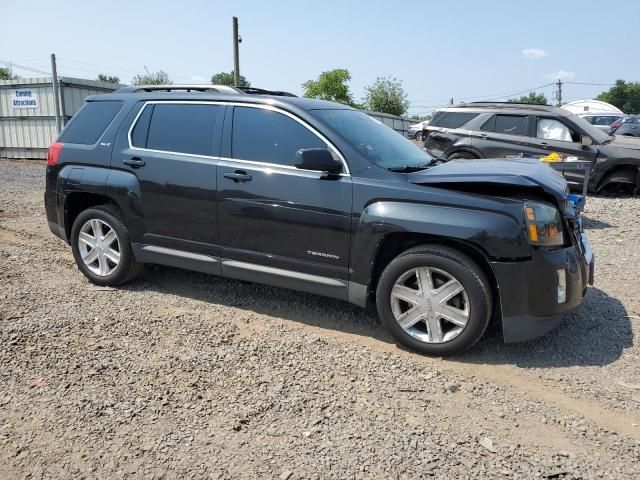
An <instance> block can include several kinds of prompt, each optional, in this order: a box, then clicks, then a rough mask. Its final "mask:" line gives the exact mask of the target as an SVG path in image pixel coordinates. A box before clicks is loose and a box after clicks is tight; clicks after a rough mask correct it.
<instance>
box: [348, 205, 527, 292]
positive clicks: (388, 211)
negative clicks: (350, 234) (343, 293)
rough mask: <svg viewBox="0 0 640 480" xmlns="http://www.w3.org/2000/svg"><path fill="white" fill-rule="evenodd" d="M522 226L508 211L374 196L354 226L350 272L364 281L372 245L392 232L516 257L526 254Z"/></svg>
mask: <svg viewBox="0 0 640 480" xmlns="http://www.w3.org/2000/svg"><path fill="white" fill-rule="evenodd" d="M523 228H524V227H523V226H522V225H521V223H520V221H519V220H518V219H517V218H515V217H514V216H512V215H510V214H509V213H508V212H495V211H485V210H473V209H468V208H461V207H452V206H443V205H429V204H420V203H406V202H396V201H378V202H375V203H372V204H370V205H368V206H367V207H366V208H365V209H364V210H363V211H362V214H361V216H360V218H359V221H358V223H357V225H356V226H355V228H354V240H353V242H352V250H351V258H352V263H351V265H352V270H353V273H352V278H353V281H354V282H356V283H359V284H362V285H368V284H369V281H370V278H371V276H372V270H373V266H374V265H373V259H375V258H376V256H377V255H376V254H377V250H378V248H379V247H380V245H382V243H383V241H384V238H385V237H386V236H387V235H390V234H393V233H409V234H412V233H413V234H418V235H429V236H433V237H434V238H448V239H454V240H459V241H464V242H466V243H469V244H471V245H473V246H474V247H476V248H478V249H479V250H480V251H482V252H483V253H484V254H485V255H486V256H487V257H488V258H489V259H503V258H509V259H520V258H527V257H529V256H530V255H531V249H530V246H529V244H528V242H527V241H526V239H525V237H524V230H523Z"/></svg>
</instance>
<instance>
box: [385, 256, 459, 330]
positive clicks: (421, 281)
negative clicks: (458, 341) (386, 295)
mask: <svg viewBox="0 0 640 480" xmlns="http://www.w3.org/2000/svg"><path fill="white" fill-rule="evenodd" d="M390 302H391V311H392V313H393V316H394V318H395V319H396V322H398V324H399V325H400V326H401V327H402V329H403V330H404V331H405V332H406V333H408V334H409V335H411V336H412V337H414V338H416V339H417V340H420V341H421V342H425V343H445V342H448V341H450V340H453V339H454V338H456V337H457V336H458V335H460V334H461V333H462V331H463V330H464V329H465V327H466V326H467V323H468V321H469V313H470V312H469V297H468V296H467V292H466V290H465V289H464V287H463V286H462V284H461V283H460V281H459V280H458V279H457V278H455V277H454V276H453V275H451V274H450V273H447V272H445V271H444V270H441V269H438V268H431V267H418V268H412V269H411V270H408V271H407V272H405V273H403V274H402V275H400V277H398V279H397V280H396V282H395V283H394V285H393V288H392V290H391V295H390Z"/></svg>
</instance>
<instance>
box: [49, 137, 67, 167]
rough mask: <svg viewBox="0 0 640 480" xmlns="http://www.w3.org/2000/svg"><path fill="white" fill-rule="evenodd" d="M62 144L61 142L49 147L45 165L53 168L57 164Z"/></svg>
mask: <svg viewBox="0 0 640 480" xmlns="http://www.w3.org/2000/svg"><path fill="white" fill-rule="evenodd" d="M63 145H64V143H62V142H53V143H52V144H51V145H50V146H49V154H48V155H47V165H50V166H53V165H55V164H56V163H58V157H59V156H60V152H61V151H62V147H63Z"/></svg>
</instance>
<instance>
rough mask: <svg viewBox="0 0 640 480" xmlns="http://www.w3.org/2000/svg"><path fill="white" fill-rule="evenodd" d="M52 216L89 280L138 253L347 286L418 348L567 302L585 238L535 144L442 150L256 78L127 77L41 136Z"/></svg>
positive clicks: (109, 279) (557, 309) (527, 321)
mask: <svg viewBox="0 0 640 480" xmlns="http://www.w3.org/2000/svg"><path fill="white" fill-rule="evenodd" d="M46 184H47V188H46V194H45V205H46V211H47V219H48V222H49V227H50V229H51V230H52V231H53V233H55V234H56V235H58V236H59V237H60V238H62V239H64V240H65V241H66V242H68V243H69V244H70V245H71V248H72V250H73V255H74V257H75V260H76V263H77V265H78V268H79V269H80V271H81V272H82V273H83V274H84V275H85V276H86V277H87V278H88V279H89V280H90V281H91V282H93V283H96V284H98V285H120V284H122V283H124V282H127V281H130V280H132V279H133V278H135V277H136V276H137V275H138V274H139V273H140V271H141V268H142V265H143V264H145V263H156V264H163V265H170V266H173V267H182V268H187V269H191V270H197V271H200V272H205V273H209V274H214V275H220V276H223V277H229V278H235V279H241V280H245V281H252V282H259V283H265V284H269V285H275V286H278V287H286V288H291V289H295V290H300V291H305V292H311V293H315V294H319V295H325V296H327V297H333V298H338V299H341V300H346V301H349V302H351V303H354V304H356V305H359V306H361V307H365V306H367V305H368V304H372V305H373V304H374V303H375V305H376V306H377V311H378V313H379V315H380V317H381V319H382V321H383V323H384V324H385V325H386V327H387V328H388V329H389V331H390V332H391V333H392V334H393V336H394V337H395V338H396V339H397V340H398V341H399V342H401V343H403V344H405V345H407V346H409V347H411V348H414V349H416V350H419V351H421V352H425V353H428V354H437V355H443V354H450V353H454V352H459V351H462V350H464V349H466V348H469V347H471V346H472V345H473V344H474V343H475V342H476V341H477V340H478V339H479V338H480V337H481V336H482V334H483V332H484V331H485V329H486V327H487V324H488V323H489V321H490V319H491V318H492V317H494V318H495V319H496V320H497V321H501V323H502V329H503V335H504V338H505V340H506V341H521V340H526V339H530V338H534V337H537V336H540V335H542V334H544V333H545V332H547V331H548V330H549V329H551V328H552V327H553V326H554V325H555V324H556V322H557V321H558V319H559V318H560V316H561V314H563V313H564V312H566V311H568V310H570V309H572V308H574V307H576V306H577V305H578V304H579V303H580V302H581V301H582V298H583V296H584V294H585V291H586V287H587V284H588V283H590V282H592V280H593V261H594V260H593V255H592V252H591V248H590V246H589V242H588V240H587V237H586V235H585V234H584V233H583V232H582V228H581V222H580V216H579V215H578V213H577V212H576V210H575V209H574V207H573V204H572V203H571V202H569V201H568V197H567V191H568V189H567V183H566V182H565V180H564V179H563V177H562V176H561V175H559V174H558V173H557V172H555V171H554V170H553V169H551V168H549V166H547V165H545V164H543V163H542V162H538V161H535V160H527V159H522V160H514V161H508V160H487V161H465V160H461V161H452V162H448V163H444V164H438V162H436V161H434V160H433V158H432V157H430V156H429V155H428V154H427V153H425V152H424V151H423V150H422V149H420V148H418V147H416V146H415V145H414V144H413V143H412V142H411V141H409V140H407V139H406V138H403V137H402V136H401V135H399V134H398V133H396V132H394V131H393V130H392V129H390V128H388V127H386V126H384V125H383V124H381V123H380V122H378V121H377V120H375V119H373V118H371V117H369V116H368V115H367V114H366V113H362V112H359V111H357V110H354V109H352V108H349V107H346V106H344V105H338V104H335V103H329V102H326V101H321V100H309V99H302V98H296V97H293V96H289V95H287V94H284V93H282V92H266V91H262V90H257V89H251V90H249V91H248V93H247V91H242V90H238V89H233V88H229V87H216V86H213V87H201V86H200V87H193V86H155V87H125V88H121V89H120V90H118V91H116V92H115V93H112V94H107V95H98V96H93V97H89V98H88V99H87V102H86V104H85V106H84V107H83V108H82V109H81V110H80V111H79V112H78V113H77V114H76V115H75V116H74V118H73V119H72V120H71V121H70V123H69V124H68V125H67V126H66V127H65V129H64V130H63V132H62V133H61V134H60V136H59V138H58V139H57V141H56V142H55V143H54V144H53V145H52V146H51V149H50V152H49V158H48V167H47V182H46Z"/></svg>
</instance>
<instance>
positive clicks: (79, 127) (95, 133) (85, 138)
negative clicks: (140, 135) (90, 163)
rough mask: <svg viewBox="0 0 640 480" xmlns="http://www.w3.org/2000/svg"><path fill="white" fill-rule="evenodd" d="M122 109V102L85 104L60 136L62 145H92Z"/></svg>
mask: <svg viewBox="0 0 640 480" xmlns="http://www.w3.org/2000/svg"><path fill="white" fill-rule="evenodd" d="M121 108H122V102H87V103H86V104H85V105H84V107H82V108H81V109H80V110H79V111H78V113H76V114H75V115H74V116H73V118H72V119H71V122H69V125H67V127H66V128H65V129H64V131H63V132H62V135H61V136H60V141H61V142H63V143H79V144H81V145H93V144H94V143H96V142H97V141H98V139H99V138H100V137H101V136H102V134H103V133H104V131H105V130H106V129H107V127H108V126H109V124H110V123H111V121H112V120H113V119H114V118H115V116H116V115H117V113H118V112H119V111H120V109H121Z"/></svg>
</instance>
